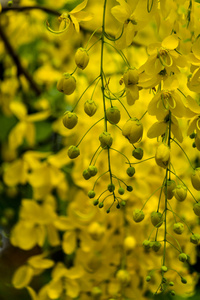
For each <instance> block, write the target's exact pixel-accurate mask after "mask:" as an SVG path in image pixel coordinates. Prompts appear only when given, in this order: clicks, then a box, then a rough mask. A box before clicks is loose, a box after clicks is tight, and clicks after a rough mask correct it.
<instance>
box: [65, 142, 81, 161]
mask: <svg viewBox="0 0 200 300" xmlns="http://www.w3.org/2000/svg"><path fill="white" fill-rule="evenodd" d="M67 154H68V156H69V158H71V159H74V158H76V157H78V156H79V155H80V150H79V149H78V147H76V146H73V145H72V146H70V147H69V149H68V153H67Z"/></svg>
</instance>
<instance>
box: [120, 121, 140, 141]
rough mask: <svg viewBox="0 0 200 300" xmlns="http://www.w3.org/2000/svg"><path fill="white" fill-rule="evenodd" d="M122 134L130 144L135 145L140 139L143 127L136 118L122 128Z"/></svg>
mask: <svg viewBox="0 0 200 300" xmlns="http://www.w3.org/2000/svg"><path fill="white" fill-rule="evenodd" d="M122 134H123V135H124V136H125V137H126V138H127V139H128V140H129V142H130V143H131V144H135V143H136V142H138V141H139V140H140V139H141V138H142V135H143V125H142V123H141V122H140V121H139V120H138V119H137V118H131V119H129V120H128V121H127V122H126V123H125V124H124V126H123V127H122Z"/></svg>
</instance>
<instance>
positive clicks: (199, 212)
mask: <svg viewBox="0 0 200 300" xmlns="http://www.w3.org/2000/svg"><path fill="white" fill-rule="evenodd" d="M193 211H194V213H195V215H197V216H198V217H200V202H198V203H195V204H194V206H193Z"/></svg>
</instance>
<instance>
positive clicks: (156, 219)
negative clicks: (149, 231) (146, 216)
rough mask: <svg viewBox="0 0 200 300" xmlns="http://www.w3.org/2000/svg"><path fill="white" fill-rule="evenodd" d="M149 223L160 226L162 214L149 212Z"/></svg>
mask: <svg viewBox="0 0 200 300" xmlns="http://www.w3.org/2000/svg"><path fill="white" fill-rule="evenodd" d="M151 223H152V224H153V226H155V227H157V228H158V227H160V226H161V225H162V223H163V215H162V214H161V213H160V212H156V211H154V212H152V213H151Z"/></svg>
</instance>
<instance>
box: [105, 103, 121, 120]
mask: <svg viewBox="0 0 200 300" xmlns="http://www.w3.org/2000/svg"><path fill="white" fill-rule="evenodd" d="M106 117H107V120H108V121H109V122H110V123H111V124H117V123H119V121H120V118H121V115H120V110H119V109H118V108H117V107H116V106H112V107H109V108H107V110H106Z"/></svg>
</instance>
